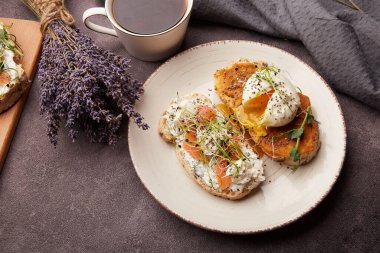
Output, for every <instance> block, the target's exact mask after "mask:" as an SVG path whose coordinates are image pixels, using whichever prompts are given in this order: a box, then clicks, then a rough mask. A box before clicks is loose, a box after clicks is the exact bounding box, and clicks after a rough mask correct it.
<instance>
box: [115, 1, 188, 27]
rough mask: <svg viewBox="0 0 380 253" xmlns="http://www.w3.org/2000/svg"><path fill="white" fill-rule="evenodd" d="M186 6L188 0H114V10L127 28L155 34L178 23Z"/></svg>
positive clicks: (122, 24)
mask: <svg viewBox="0 0 380 253" xmlns="http://www.w3.org/2000/svg"><path fill="white" fill-rule="evenodd" d="M186 7H187V6H186V0H114V1H113V5H112V12H113V15H114V17H115V20H116V22H117V23H118V24H119V25H120V26H122V27H123V28H124V29H125V30H128V31H131V32H133V33H139V34H153V33H159V32H162V31H165V30H167V29H169V28H170V27H172V26H174V25H175V24H177V23H178V22H179V21H180V20H181V19H182V17H183V15H184V14H185V12H186Z"/></svg>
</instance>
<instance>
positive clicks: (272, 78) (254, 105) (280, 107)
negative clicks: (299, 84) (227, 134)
mask: <svg viewBox="0 0 380 253" xmlns="http://www.w3.org/2000/svg"><path fill="white" fill-rule="evenodd" d="M299 106H300V98H299V96H298V93H297V90H296V88H295V87H294V85H293V84H292V83H291V82H290V80H289V79H288V78H286V77H285V76H284V75H283V74H282V73H281V71H280V69H278V68H276V67H273V66H271V67H263V68H262V69H260V70H258V71H257V72H255V73H254V74H253V75H252V76H251V77H250V78H249V79H248V80H247V82H246V83H245V85H244V88H243V97H242V108H240V111H241V112H240V115H242V114H244V115H243V116H244V117H243V118H244V119H245V120H244V121H245V123H248V124H249V125H251V126H252V127H253V128H254V129H255V130H256V132H257V133H258V134H259V135H265V134H266V132H265V127H281V126H284V125H287V124H288V123H290V122H291V121H292V120H293V119H294V117H295V116H296V114H297V110H298V108H299Z"/></svg>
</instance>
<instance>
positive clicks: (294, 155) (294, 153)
mask: <svg viewBox="0 0 380 253" xmlns="http://www.w3.org/2000/svg"><path fill="white" fill-rule="evenodd" d="M313 121H316V120H315V119H314V116H313V115H312V114H311V109H310V106H309V107H307V109H306V111H305V118H304V119H303V121H302V124H301V126H300V127H299V128H295V129H293V130H291V131H289V133H288V139H290V140H295V139H296V140H297V141H296V144H295V145H294V146H293V147H292V149H291V150H290V158H291V159H292V160H293V161H294V162H298V164H296V165H294V166H293V170H297V169H298V168H299V166H300V163H301V155H300V153H299V145H300V141H301V137H302V135H303V133H304V129H305V126H306V125H307V124H311V123H312V122H313ZM316 122H317V121H316Z"/></svg>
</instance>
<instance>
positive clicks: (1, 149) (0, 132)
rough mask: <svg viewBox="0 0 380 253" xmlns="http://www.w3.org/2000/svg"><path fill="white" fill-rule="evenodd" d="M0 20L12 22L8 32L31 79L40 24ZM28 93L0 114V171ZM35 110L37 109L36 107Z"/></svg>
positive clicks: (37, 49) (39, 38)
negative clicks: (13, 37)
mask: <svg viewBox="0 0 380 253" xmlns="http://www.w3.org/2000/svg"><path fill="white" fill-rule="evenodd" d="M0 21H2V22H3V23H4V24H13V26H12V28H10V29H9V30H10V33H12V34H14V35H15V36H16V38H17V43H18V44H19V45H20V47H21V48H22V50H23V52H24V57H23V59H22V65H23V68H24V70H25V73H26V75H27V77H28V79H29V80H31V81H33V78H34V73H35V72H36V67H37V62H38V57H39V55H40V49H41V43H42V35H41V32H40V24H39V23H38V22H35V21H29V20H22V19H12V18H0ZM28 93H29V89H28V90H27V91H26V92H25V94H24V95H23V96H22V97H21V98H20V100H19V101H18V102H17V103H16V104H15V105H13V106H12V107H11V108H10V109H8V110H7V111H5V112H3V113H1V114H0V171H1V169H2V168H3V165H4V162H5V158H6V156H7V153H8V149H9V146H10V144H11V141H12V137H13V134H14V132H15V130H16V127H17V123H18V120H19V118H20V115H21V112H22V109H23V107H24V104H25V102H26V99H27V97H28ZM36 110H39V109H38V108H36Z"/></svg>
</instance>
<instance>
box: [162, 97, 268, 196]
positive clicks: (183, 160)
mask: <svg viewBox="0 0 380 253" xmlns="http://www.w3.org/2000/svg"><path fill="white" fill-rule="evenodd" d="M190 96H191V97H193V98H195V97H199V98H201V99H202V100H203V101H207V102H210V103H211V101H210V100H209V99H208V98H207V97H205V96H204V95H202V94H199V93H193V94H191V95H190ZM172 102H173V101H171V103H170V104H172ZM165 114H166V111H164V112H163V114H162V116H161V118H160V121H159V127H158V132H159V134H160V135H161V137H162V138H163V139H164V140H165V141H166V142H169V143H172V144H174V143H175V137H174V136H173V135H172V134H171V133H170V132H169V130H168V127H167V121H166V119H165V117H163V116H164V115H165ZM175 149H176V155H177V158H178V160H179V161H180V163H181V165H182V167H183V168H184V169H185V170H186V172H187V174H188V175H189V176H190V178H192V179H193V180H194V181H195V182H197V183H198V185H200V186H201V187H202V188H203V189H205V190H206V191H208V192H209V193H211V194H212V195H214V196H218V197H221V198H225V199H229V200H238V199H241V198H243V197H245V196H247V195H248V194H249V193H250V192H251V191H252V190H253V189H255V188H257V187H258V186H259V185H260V184H261V182H256V181H254V180H251V181H250V182H249V183H247V184H246V185H245V187H244V189H243V190H242V191H236V192H233V191H230V190H223V191H217V190H215V189H213V188H212V187H210V186H208V185H207V184H206V183H205V182H204V181H203V180H202V178H200V177H199V176H198V175H197V174H195V172H194V170H193V168H192V167H191V165H190V163H189V161H188V160H186V158H185V152H186V151H185V150H183V149H181V148H179V147H177V146H176V147H175Z"/></svg>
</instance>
